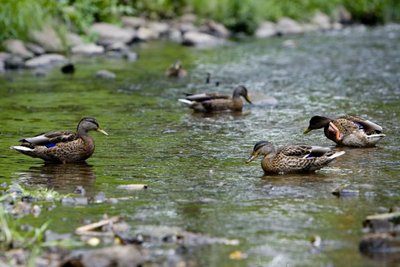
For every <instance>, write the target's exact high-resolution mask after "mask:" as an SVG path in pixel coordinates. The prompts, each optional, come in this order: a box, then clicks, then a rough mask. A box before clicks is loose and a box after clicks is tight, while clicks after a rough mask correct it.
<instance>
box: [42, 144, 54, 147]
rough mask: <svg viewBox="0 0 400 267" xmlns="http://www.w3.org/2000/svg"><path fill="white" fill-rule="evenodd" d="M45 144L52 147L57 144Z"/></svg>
mask: <svg viewBox="0 0 400 267" xmlns="http://www.w3.org/2000/svg"><path fill="white" fill-rule="evenodd" d="M45 146H46V147H47V148H50V147H53V146H56V144H46V145H45Z"/></svg>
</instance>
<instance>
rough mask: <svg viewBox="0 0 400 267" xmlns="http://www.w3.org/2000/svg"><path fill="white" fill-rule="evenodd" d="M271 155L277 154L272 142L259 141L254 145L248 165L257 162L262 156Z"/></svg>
mask: <svg viewBox="0 0 400 267" xmlns="http://www.w3.org/2000/svg"><path fill="white" fill-rule="evenodd" d="M271 153H275V148H274V146H273V144H272V143H271V142H268V141H259V142H257V143H256V144H255V145H254V148H253V152H252V153H251V155H250V157H249V158H248V159H247V161H246V163H250V162H252V161H253V160H255V159H256V158H257V157H258V156H260V155H264V156H266V155H268V154H271Z"/></svg>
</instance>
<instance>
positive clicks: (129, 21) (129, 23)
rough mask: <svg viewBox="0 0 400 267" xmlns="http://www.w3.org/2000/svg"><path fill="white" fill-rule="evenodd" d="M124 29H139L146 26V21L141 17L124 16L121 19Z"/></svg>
mask: <svg viewBox="0 0 400 267" xmlns="http://www.w3.org/2000/svg"><path fill="white" fill-rule="evenodd" d="M121 20H122V24H123V25H124V27H127V28H133V29H138V28H140V27H144V26H145V25H146V20H145V19H144V18H139V17H130V16H124V17H122V18H121Z"/></svg>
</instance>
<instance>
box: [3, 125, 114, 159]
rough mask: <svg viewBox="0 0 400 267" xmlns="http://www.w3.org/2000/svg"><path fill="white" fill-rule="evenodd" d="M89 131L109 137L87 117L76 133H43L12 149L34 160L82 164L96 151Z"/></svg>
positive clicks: (25, 139)
mask: <svg viewBox="0 0 400 267" xmlns="http://www.w3.org/2000/svg"><path fill="white" fill-rule="evenodd" d="M89 131H97V132H100V133H102V134H105V135H108V134H107V133H106V132H105V131H103V130H102V129H100V127H99V124H98V122H97V121H96V119H95V118H90V117H85V118H83V119H81V121H80V122H79V124H78V127H77V131H76V132H71V131H51V132H47V133H42V134H39V135H36V136H34V137H28V138H24V139H21V140H20V142H21V145H19V146H12V147H10V148H11V149H14V150H16V151H18V152H20V153H22V154H24V155H27V156H30V157H33V158H41V159H43V160H44V161H46V162H55V163H71V162H81V161H85V160H86V159H88V158H89V157H90V156H92V154H93V152H94V149H95V145H94V141H93V139H92V138H91V137H90V136H89V135H88V132H89Z"/></svg>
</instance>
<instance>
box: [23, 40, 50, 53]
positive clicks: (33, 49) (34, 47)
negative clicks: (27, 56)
mask: <svg viewBox="0 0 400 267" xmlns="http://www.w3.org/2000/svg"><path fill="white" fill-rule="evenodd" d="M25 47H26V48H27V49H28V50H29V51H31V52H32V53H33V54H35V56H40V55H43V54H44V53H46V51H45V50H44V49H43V47H41V46H39V45H37V44H34V43H26V44H25Z"/></svg>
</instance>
